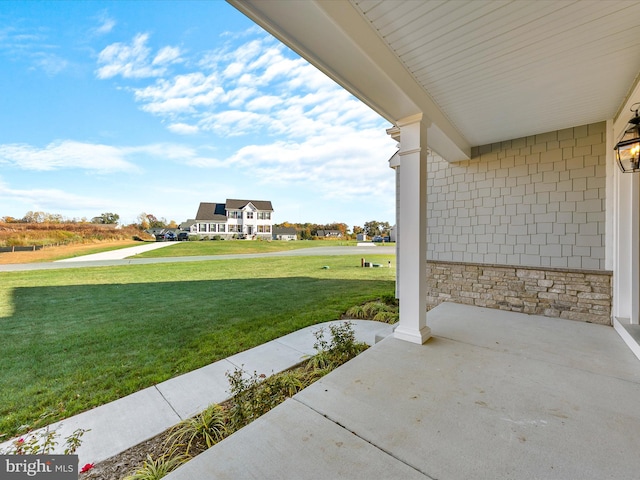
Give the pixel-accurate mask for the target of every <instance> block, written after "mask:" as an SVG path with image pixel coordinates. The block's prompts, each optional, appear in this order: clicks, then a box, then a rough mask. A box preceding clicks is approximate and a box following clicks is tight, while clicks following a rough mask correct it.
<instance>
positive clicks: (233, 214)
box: [227, 210, 242, 218]
mask: <svg viewBox="0 0 640 480" xmlns="http://www.w3.org/2000/svg"><path fill="white" fill-rule="evenodd" d="M227 217H229V218H242V212H238V211H235V210H234V211H232V212H227Z"/></svg>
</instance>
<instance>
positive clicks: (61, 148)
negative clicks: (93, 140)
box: [0, 140, 137, 173]
mask: <svg viewBox="0 0 640 480" xmlns="http://www.w3.org/2000/svg"><path fill="white" fill-rule="evenodd" d="M0 163H5V164H9V165H13V166H16V167H18V168H21V169H25V170H38V171H47V170H58V169H62V168H78V169H82V170H92V171H95V172H101V173H110V172H133V171H137V167H136V166H135V165H133V164H132V163H130V162H128V161H127V160H125V158H124V155H123V152H122V150H121V149H119V148H118V147H113V146H109V145H100V144H89V143H81V142H75V141H72V140H65V141H58V142H53V143H50V144H49V145H47V146H46V147H44V148H38V147H34V146H31V145H25V144H5V145H0Z"/></svg>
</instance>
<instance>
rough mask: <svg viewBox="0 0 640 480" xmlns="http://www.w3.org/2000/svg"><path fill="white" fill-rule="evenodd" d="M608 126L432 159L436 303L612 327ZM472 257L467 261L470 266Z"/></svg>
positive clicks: (431, 254) (431, 277)
mask: <svg viewBox="0 0 640 480" xmlns="http://www.w3.org/2000/svg"><path fill="white" fill-rule="evenodd" d="M605 142H606V131H605V123H604V122H602V123H596V124H591V125H583V126H579V127H574V128H568V129H565V130H559V131H553V132H548V133H544V134H540V135H533V136H530V137H525V138H519V139H515V140H510V141H505V142H501V143H496V144H492V145H485V146H481V147H476V148H473V149H472V152H471V154H472V158H471V160H468V161H464V162H459V163H453V164H449V163H447V162H446V161H445V160H443V159H441V158H439V157H438V156H437V155H430V156H429V158H428V167H427V169H428V176H427V201H428V204H427V212H428V213H427V216H428V218H427V223H428V226H427V259H428V269H429V274H428V284H429V294H428V299H427V301H428V304H429V306H430V307H433V306H435V305H437V304H439V303H441V302H443V301H453V302H458V303H465V304H470V305H477V306H482V307H490V308H499V309H503V310H511V311H516V312H523V313H531V314H538V315H546V316H550V317H561V318H567V319H572V320H582V321H588V322H594V323H601V324H610V322H611V320H610V317H611V302H612V288H611V282H612V275H611V272H607V271H605V270H604V268H605V193H606V191H605V179H606V167H605V160H606V154H605ZM466 262H469V263H466Z"/></svg>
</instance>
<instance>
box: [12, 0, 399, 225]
mask: <svg viewBox="0 0 640 480" xmlns="http://www.w3.org/2000/svg"><path fill="white" fill-rule="evenodd" d="M0 71H1V72H2V74H1V75H0V217H2V216H13V217H18V218H20V217H22V216H23V215H24V214H25V213H26V212H28V211H43V212H48V213H58V214H62V215H63V216H65V217H67V218H77V219H80V218H82V217H86V218H89V219H90V218H91V217H93V216H96V215H99V214H101V213H103V212H114V213H118V214H119V215H120V217H121V220H122V222H123V223H130V222H134V221H136V218H137V216H138V215H139V214H140V213H143V212H145V213H151V214H154V215H156V216H157V217H159V218H160V217H164V218H166V219H167V220H175V221H177V222H181V221H184V220H186V219H188V218H193V217H194V216H195V213H196V210H197V207H198V204H199V203H200V202H201V201H206V202H223V201H224V200H225V199H226V198H246V199H255V200H271V201H272V202H273V206H274V210H275V214H274V217H273V219H274V222H276V223H280V222H283V221H290V222H314V223H330V222H334V221H335V222H344V223H347V224H348V225H349V226H350V227H353V225H360V226H361V225H363V224H364V223H365V222H367V221H370V220H378V221H388V222H390V223H391V224H393V223H394V222H395V220H394V213H393V212H394V174H393V170H391V169H390V168H389V167H388V163H387V160H388V159H389V157H390V156H391V155H392V154H393V153H394V151H395V149H396V148H395V147H396V146H395V143H394V142H393V140H391V138H390V137H388V136H387V135H386V133H385V129H386V128H389V127H390V125H389V124H388V122H386V121H385V120H384V119H382V118H381V117H380V116H378V115H377V114H376V113H374V112H373V111H372V110H371V109H369V108H368V107H367V106H365V105H364V104H362V103H361V102H360V101H359V100H357V99H356V98H354V97H353V96H351V95H350V94H349V93H347V92H346V91H345V90H343V89H342V88H341V87H339V86H338V85H336V84H335V83H334V82H333V81H332V80H330V79H328V78H327V77H326V76H325V75H324V74H322V73H320V72H319V71H318V70H316V69H315V67H312V66H311V65H309V64H308V63H306V62H305V61H304V60H302V59H300V57H298V56H297V55H296V54H295V53H293V52H292V51H290V50H289V49H288V48H286V47H285V46H283V45H282V44H280V42H278V41H277V40H275V39H274V38H273V37H271V36H270V35H268V34H267V33H266V32H264V31H263V30H262V29H260V28H259V27H258V26H256V25H255V24H254V23H253V22H251V21H250V20H249V19H247V18H246V17H245V16H243V15H242V14H241V13H240V12H238V11H237V10H235V9H234V8H233V7H231V6H230V5H228V4H227V3H225V2H223V1H127V2H125V1H111V2H104V1H90V2H89V1H86V2H85V1H69V2H67V1H50V2H39V1H8V0H2V1H0Z"/></svg>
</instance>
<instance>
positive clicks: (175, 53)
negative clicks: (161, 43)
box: [96, 33, 180, 79]
mask: <svg viewBox="0 0 640 480" xmlns="http://www.w3.org/2000/svg"><path fill="white" fill-rule="evenodd" d="M148 40H149V34H146V33H139V34H137V35H136V36H135V37H134V38H133V41H132V43H131V44H124V43H120V42H117V43H113V44H111V45H109V46H107V47H105V48H104V49H103V50H102V51H101V52H100V54H99V55H98V64H100V65H102V66H101V67H100V68H98V70H97V72H96V74H97V76H98V78H101V79H106V78H112V77H115V76H116V75H120V76H122V77H123V78H147V77H159V76H161V75H164V74H165V73H166V68H167V65H169V64H171V63H175V62H177V61H179V60H180V50H179V49H178V48H175V47H164V48H162V49H161V50H160V51H159V52H158V54H157V55H156V56H155V57H154V59H153V60H150V56H151V49H150V48H149V47H148V46H147V41H148Z"/></svg>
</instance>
